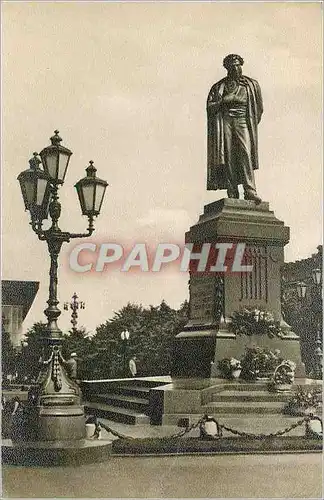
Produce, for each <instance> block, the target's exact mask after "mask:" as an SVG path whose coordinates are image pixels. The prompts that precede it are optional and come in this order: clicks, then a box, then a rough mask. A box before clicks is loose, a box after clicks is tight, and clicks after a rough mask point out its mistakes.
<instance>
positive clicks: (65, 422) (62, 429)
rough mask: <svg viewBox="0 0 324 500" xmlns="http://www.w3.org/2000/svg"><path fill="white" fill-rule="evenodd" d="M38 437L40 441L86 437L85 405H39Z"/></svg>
mask: <svg viewBox="0 0 324 500" xmlns="http://www.w3.org/2000/svg"><path fill="white" fill-rule="evenodd" d="M37 427H38V429H37V439H38V440H40V441H64V440H69V441H72V440H77V439H83V438H84V437H85V417H84V408H83V406H77V405H75V406H65V407H64V406H61V407H60V406H55V407H45V406H39V407H38V426H37Z"/></svg>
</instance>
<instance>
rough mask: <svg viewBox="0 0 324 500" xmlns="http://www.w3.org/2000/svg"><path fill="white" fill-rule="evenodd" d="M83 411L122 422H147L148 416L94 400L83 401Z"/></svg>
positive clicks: (148, 420) (133, 423)
mask: <svg viewBox="0 0 324 500" xmlns="http://www.w3.org/2000/svg"><path fill="white" fill-rule="evenodd" d="M84 408H85V412H86V413H88V414H91V415H96V416H97V417H102V418H107V419H109V420H114V421H115V422H121V423H124V424H132V425H135V424H149V423H150V417H148V416H147V415H145V414H144V413H139V412H137V411H134V410H131V409H128V408H122V407H119V406H113V405H109V404H105V403H101V402H100V403H99V402H95V401H87V402H85V403H84Z"/></svg>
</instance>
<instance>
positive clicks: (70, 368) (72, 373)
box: [65, 352, 78, 380]
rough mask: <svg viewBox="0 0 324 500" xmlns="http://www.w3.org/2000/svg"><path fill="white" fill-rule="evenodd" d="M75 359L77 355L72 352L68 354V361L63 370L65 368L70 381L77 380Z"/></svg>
mask: <svg viewBox="0 0 324 500" xmlns="http://www.w3.org/2000/svg"><path fill="white" fill-rule="evenodd" d="M76 357H77V353H76V352H72V353H71V354H70V359H69V360H68V361H66V363H65V368H66V371H67V374H68V376H69V377H70V379H72V380H76V378H77V368H78V363H77V360H76Z"/></svg>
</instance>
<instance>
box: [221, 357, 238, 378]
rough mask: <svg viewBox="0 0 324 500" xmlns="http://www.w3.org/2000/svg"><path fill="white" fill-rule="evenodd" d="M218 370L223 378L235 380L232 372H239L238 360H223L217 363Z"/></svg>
mask: <svg viewBox="0 0 324 500" xmlns="http://www.w3.org/2000/svg"><path fill="white" fill-rule="evenodd" d="M218 368H219V370H220V372H221V373H222V375H223V376H224V377H225V378H228V379H233V378H236V377H235V375H236V374H235V373H234V372H241V369H242V366H241V362H240V361H239V360H238V359H235V358H224V359H222V360H221V361H219V362H218ZM239 374H240V373H239Z"/></svg>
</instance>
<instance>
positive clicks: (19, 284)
mask: <svg viewBox="0 0 324 500" xmlns="http://www.w3.org/2000/svg"><path fill="white" fill-rule="evenodd" d="M1 289H2V305H3V306H23V319H25V317H26V316H27V313H28V311H29V309H30V308H31V305H32V303H33V302H34V299H35V297H36V294H37V292H38V289H39V281H11V280H2V281H1Z"/></svg>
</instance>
